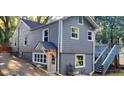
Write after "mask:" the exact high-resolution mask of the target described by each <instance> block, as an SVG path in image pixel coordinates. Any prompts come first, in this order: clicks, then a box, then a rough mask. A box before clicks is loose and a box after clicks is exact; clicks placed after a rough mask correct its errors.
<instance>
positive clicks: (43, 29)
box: [42, 28, 49, 42]
mask: <svg viewBox="0 0 124 93" xmlns="http://www.w3.org/2000/svg"><path fill="white" fill-rule="evenodd" d="M46 30H48V41H47V42H49V28H46V29H43V31H42V41H43V42H45V41H44V32H45V31H46Z"/></svg>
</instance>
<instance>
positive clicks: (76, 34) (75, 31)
mask: <svg viewBox="0 0 124 93" xmlns="http://www.w3.org/2000/svg"><path fill="white" fill-rule="evenodd" d="M71 38H72V39H79V29H78V28H77V27H72V28H71Z"/></svg>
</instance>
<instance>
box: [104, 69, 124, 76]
mask: <svg viewBox="0 0 124 93" xmlns="http://www.w3.org/2000/svg"><path fill="white" fill-rule="evenodd" d="M106 76H124V69H121V70H120V71H119V72H118V73H108V74H107V75H106Z"/></svg>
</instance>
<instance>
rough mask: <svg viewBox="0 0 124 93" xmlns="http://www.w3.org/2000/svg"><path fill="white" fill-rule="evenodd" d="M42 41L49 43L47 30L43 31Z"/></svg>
mask: <svg viewBox="0 0 124 93" xmlns="http://www.w3.org/2000/svg"><path fill="white" fill-rule="evenodd" d="M43 41H45V42H48V41H49V33H48V29H45V30H44V31H43Z"/></svg>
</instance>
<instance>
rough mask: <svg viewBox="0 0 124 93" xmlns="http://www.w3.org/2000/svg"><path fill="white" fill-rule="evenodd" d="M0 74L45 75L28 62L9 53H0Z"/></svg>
mask: <svg viewBox="0 0 124 93" xmlns="http://www.w3.org/2000/svg"><path fill="white" fill-rule="evenodd" d="M0 74H1V75H2V74H3V75H7V76H9V75H10V76H12V75H13V76H47V74H46V73H45V72H43V71H41V70H39V69H38V68H36V67H34V66H33V65H32V64H30V63H29V62H27V61H25V60H22V59H19V58H17V57H15V56H12V55H10V54H9V53H0Z"/></svg>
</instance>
